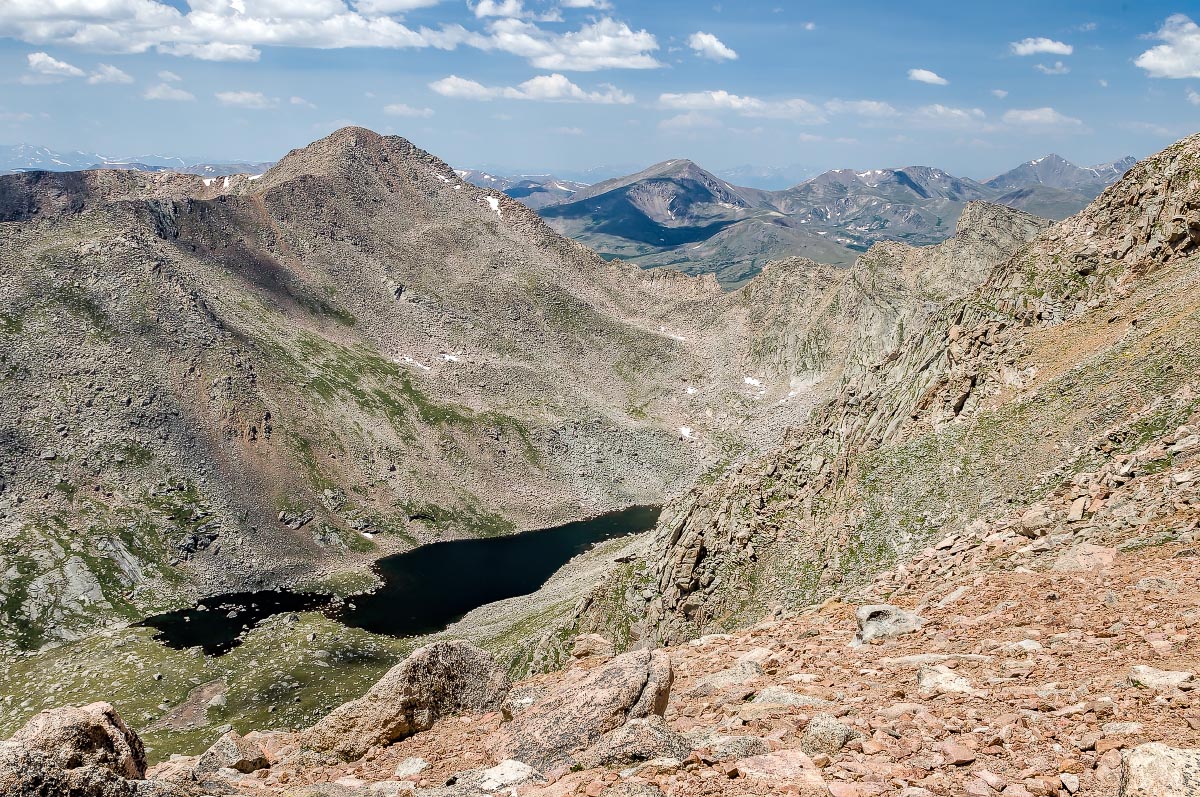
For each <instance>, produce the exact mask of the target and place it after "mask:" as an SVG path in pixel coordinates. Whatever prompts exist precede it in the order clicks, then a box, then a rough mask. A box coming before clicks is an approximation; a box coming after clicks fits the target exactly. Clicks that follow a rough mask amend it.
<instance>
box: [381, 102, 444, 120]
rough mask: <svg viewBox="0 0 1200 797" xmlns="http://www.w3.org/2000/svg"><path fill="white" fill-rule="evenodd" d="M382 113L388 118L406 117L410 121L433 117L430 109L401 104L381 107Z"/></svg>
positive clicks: (396, 103)
mask: <svg viewBox="0 0 1200 797" xmlns="http://www.w3.org/2000/svg"><path fill="white" fill-rule="evenodd" d="M383 112H384V113H386V114H387V115H388V116H406V117H408V118H410V119H428V118H429V117H431V116H433V109H432V108H414V107H413V106H411V105H405V104H404V103H402V102H395V103H392V104H391V105H385V106H383Z"/></svg>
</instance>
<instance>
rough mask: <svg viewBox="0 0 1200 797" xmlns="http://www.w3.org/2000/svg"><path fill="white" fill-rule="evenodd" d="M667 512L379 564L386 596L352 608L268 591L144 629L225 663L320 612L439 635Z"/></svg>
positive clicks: (359, 624)
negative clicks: (271, 624) (242, 647)
mask: <svg viewBox="0 0 1200 797" xmlns="http://www.w3.org/2000/svg"><path fill="white" fill-rule="evenodd" d="M659 511H660V508H659V507H656V506H635V507H631V508H629V509H623V510H620V511H618V512H610V513H608V514H606V515H601V516H600V517H597V518H593V519H591V520H581V521H577V522H575V523H567V524H566V525H563V526H556V527H554V528H549V529H541V530H539V531H527V532H524V533H522V534H513V535H509V536H505V537H491V538H488V539H482V540H478V539H471V540H450V541H447V542H437V543H433V544H431V545H423V546H421V547H420V548H414V549H413V550H411V551H406V552H405V553H401V554H396V555H395V556H389V557H387V558H386V559H381V560H379V562H378V563H377V564H376V570H377V572H378V573H379V576H380V578H381V580H382V581H383V586H381V587H380V588H379V589H378V590H376V591H375V592H372V593H369V594H365V595H356V596H354V597H352V598H348V599H346V601H345V602H344V603H342V602H337V601H334V599H333V598H331V597H330V596H328V595H316V594H311V593H297V592H289V591H287V590H282V591H276V590H267V591H262V592H239V593H231V594H228V595H219V596H216V597H212V598H207V599H205V600H204V601H203V602H202V604H200V605H203V606H204V609H203V610H201V609H200V608H199V606H200V605H197V606H195V607H192V608H188V609H181V610H179V611H174V612H168V613H166V614H160V615H155V616H154V617H150V618H148V619H146V620H144V621H143V622H142V624H143V625H146V626H150V627H152V628H156V629H158V632H159V633H158V634H157V635H156V636H155V639H158V640H160V641H161V642H163V643H164V644H166V645H169V646H170V647H174V648H190V647H201V648H203V649H204V651H205V652H206V653H208V654H210V655H214V656H219V655H221V654H223V653H226V652H228V651H229V650H230V649H232V648H233V647H235V646H236V645H238V644H239V643H240V642H241V637H242V635H243V634H244V633H245V632H246V631H247V630H249V629H251V628H253V627H254V626H255V625H257V624H258V623H260V622H262V620H264V619H266V618H267V617H270V616H271V615H273V614H280V613H283V612H300V611H313V610H316V609H321V610H324V611H325V612H326V614H328V615H329V616H330V617H332V618H334V619H336V620H338V621H340V622H342V623H344V624H346V625H348V626H353V627H355V628H362V629H365V630H367V631H371V632H373V633H376V634H386V635H389V636H415V635H418V634H428V633H431V632H434V631H440V630H441V629H443V628H445V627H446V626H447V625H449V624H450V623H453V622H454V621H455V620H458V619H460V618H461V617H462V616H463V615H465V614H466V613H467V612H469V611H471V610H472V609H475V608H477V607H479V606H483V605H484V604H487V603H494V602H495V601H499V600H504V599H505V598H513V597H516V596H518V595H527V594H529V593H531V592H536V591H537V590H538V589H539V588H540V587H541V586H542V585H543V584H545V583H546V581H547V580H548V579H549V578H550V576H551V575H553V574H554V572H555V571H556V570H558V569H559V568H560V567H562V566H563V565H564V564H566V563H567V561H568V560H570V559H571V558H572V557H574V556H577V555H578V554H581V553H583V552H584V551H586V550H587V549H588V548H590V547H591V546H592V545H595V544H596V543H598V542H602V541H604V540H609V539H613V538H614V537H621V536H624V535H626V534H637V533H639V532H643V531H647V530H649V529H651V528H653V527H654V524H655V522H657V520H658V515H659Z"/></svg>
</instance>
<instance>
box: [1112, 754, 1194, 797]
mask: <svg viewBox="0 0 1200 797" xmlns="http://www.w3.org/2000/svg"><path fill="white" fill-rule="evenodd" d="M1118 794H1119V797H1195V795H1197V794H1200V750H1184V749H1178V748H1173V747H1168V746H1167V745H1165V744H1161V743H1159V742H1154V743H1151V744H1143V745H1141V746H1139V747H1135V748H1134V749H1132V750H1130V751H1128V752H1127V753H1125V755H1124V757H1123V760H1122V762H1121V790H1120V792H1119V793H1118Z"/></svg>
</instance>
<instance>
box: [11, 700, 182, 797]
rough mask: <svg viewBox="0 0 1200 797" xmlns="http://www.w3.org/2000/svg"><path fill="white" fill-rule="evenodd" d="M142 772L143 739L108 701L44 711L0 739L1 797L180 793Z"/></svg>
mask: <svg viewBox="0 0 1200 797" xmlns="http://www.w3.org/2000/svg"><path fill="white" fill-rule="evenodd" d="M145 774H146V755H145V751H144V749H143V747H142V740H141V739H139V738H138V735H137V734H136V733H134V732H133V731H132V730H130V729H129V728H128V727H126V725H125V723H124V722H123V721H122V720H121V717H120V715H119V714H117V712H116V710H115V709H114V708H113V707H112V706H111V705H109V704H108V703H92V704H91V705H87V706H83V707H82V708H75V707H70V706H68V707H66V708H57V709H51V710H48V711H43V712H41V713H40V714H38V715H37V716H35V717H34V718H33V719H31V720H30V721H29V722H27V723H26V724H25V726H24V727H23V728H21V729H20V730H19V731H17V732H16V733H15V734H14V735H13V736H12V738H10V739H9V740H8V741H5V742H0V795H4V797H181V795H182V792H180V791H179V790H178V789H176V788H175V787H174V786H171V785H169V784H166V783H160V782H157V781H147V780H143V779H142V778H144V777H145Z"/></svg>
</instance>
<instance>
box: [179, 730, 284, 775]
mask: <svg viewBox="0 0 1200 797" xmlns="http://www.w3.org/2000/svg"><path fill="white" fill-rule="evenodd" d="M269 765H270V762H269V761H268V760H267V757H266V756H265V755H264V754H263V751H262V748H261V747H259V746H258V745H256V744H254V743H253V742H251V741H250V740H248V739H246V738H245V737H243V736H242V735H240V734H239V733H238V732H237V731H229V732H228V733H226V734H225V735H224V736H222V737H221V738H220V739H217V741H215V742H213V745H212V747H210V748H208V749H207V750H205V751H204V753H202V754H201V756H200V760H199V761H198V762H197V763H196V772H197V773H198V774H207V773H210V772H216V771H217V770H218V769H224V768H229V769H236V770H237V771H238V772H244V773H250V772H253V771H255V770H256V769H264V768H266V767H267V766H269Z"/></svg>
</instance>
